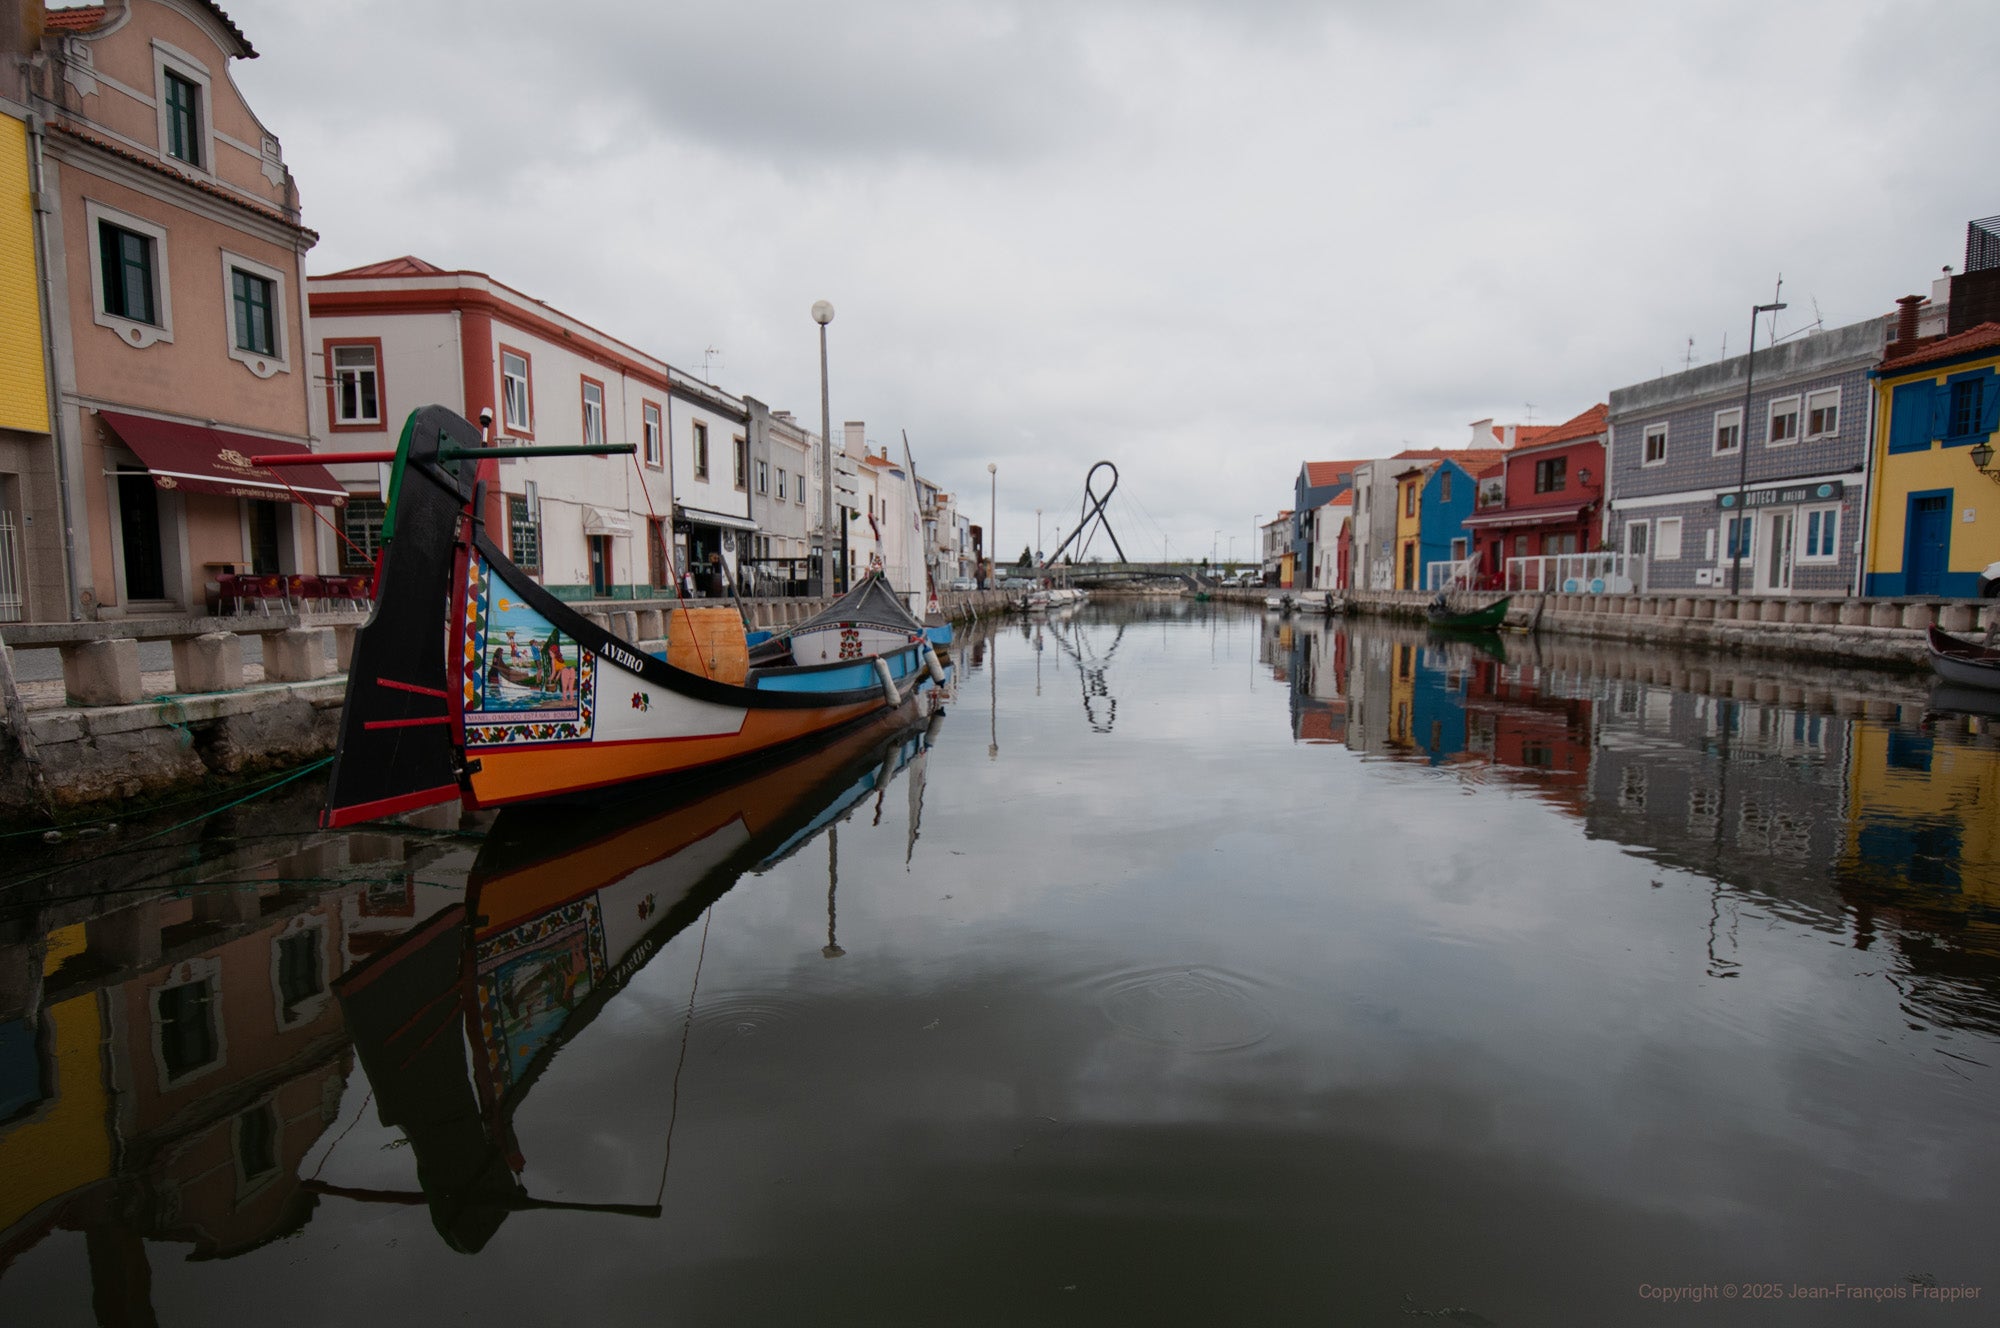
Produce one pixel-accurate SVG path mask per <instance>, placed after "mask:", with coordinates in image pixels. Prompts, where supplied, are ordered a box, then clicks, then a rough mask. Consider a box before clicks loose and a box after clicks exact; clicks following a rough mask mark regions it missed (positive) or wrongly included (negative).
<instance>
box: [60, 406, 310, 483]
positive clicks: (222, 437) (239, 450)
mask: <svg viewBox="0 0 2000 1328" xmlns="http://www.w3.org/2000/svg"><path fill="white" fill-rule="evenodd" d="M97 417H98V418H99V419H101V420H103V421H104V422H105V423H106V424H108V425H110V426H111V428H112V430H113V431H114V432H115V433H117V435H118V437H119V439H120V440H121V441H123V442H124V444H125V445H126V446H127V447H129V448H131V449H132V450H133V451H134V452H137V453H138V454H139V460H141V461H143V462H145V463H146V469H147V470H148V471H150V472H151V473H152V476H153V483H155V484H157V485H159V486H160V487H161V488H162V489H179V490H182V491H184V492H191V493H219V494H222V495H223V496H224V497H229V498H269V499H276V500H280V501H284V502H292V501H300V500H303V501H305V502H309V503H331V504H333V505H334V506H335V507H338V506H340V505H341V504H342V503H345V502H346V501H347V490H345V489H343V488H341V487H340V481H339V480H337V479H335V478H334V477H333V476H331V475H329V474H327V472H326V467H324V466H287V467H285V471H286V474H285V477H284V479H283V480H280V479H279V478H278V472H276V471H275V470H271V469H269V468H267V467H264V466H253V465H251V464H250V458H251V457H253V456H276V455H278V454H279V453H281V452H299V453H305V452H309V451H311V449H310V448H306V447H302V446H300V445H299V444H297V443H288V442H283V441H281V440H279V439H276V438H259V437H257V436H256V435H254V434H247V433H235V432H233V431H231V430H229V429H211V428H208V427H207V426H205V425H200V424H182V423H180V422H179V421H177V420H155V419H148V418H147V417H146V416H144V415H127V414H125V413H124V412H123V411H115V410H100V411H98V412H97ZM287 484H289V485H291V488H289V489H287V488H286V487H285V486H286V485H287Z"/></svg>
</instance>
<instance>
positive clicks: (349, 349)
mask: <svg viewBox="0 0 2000 1328" xmlns="http://www.w3.org/2000/svg"><path fill="white" fill-rule="evenodd" d="M327 360H328V365H327V367H328V371H329V376H330V377H331V378H332V379H333V423H334V425H335V426H336V427H338V426H340V425H359V424H380V423H381V422H382V351H381V347H380V345H379V344H375V345H367V346H340V345H329V346H328V347H327Z"/></svg>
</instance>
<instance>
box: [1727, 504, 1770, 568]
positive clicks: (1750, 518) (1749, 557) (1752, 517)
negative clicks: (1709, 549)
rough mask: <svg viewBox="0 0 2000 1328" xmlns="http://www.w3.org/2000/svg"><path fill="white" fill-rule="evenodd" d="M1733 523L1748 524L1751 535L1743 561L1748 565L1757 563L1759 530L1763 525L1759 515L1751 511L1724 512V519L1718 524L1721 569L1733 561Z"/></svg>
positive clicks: (1744, 551)
mask: <svg viewBox="0 0 2000 1328" xmlns="http://www.w3.org/2000/svg"><path fill="white" fill-rule="evenodd" d="M1732 521H1743V522H1747V523H1748V528H1749V531H1750V535H1749V538H1748V540H1747V541H1746V545H1747V547H1745V548H1744V550H1743V561H1744V563H1745V564H1746V565H1747V564H1750V563H1754V562H1756V561H1757V528H1758V527H1759V526H1760V525H1762V524H1763V522H1761V521H1759V520H1758V519H1757V514H1756V513H1755V512H1750V511H1744V512H1724V513H1723V514H1722V519H1721V520H1720V521H1718V522H1717V523H1716V536H1715V542H1716V544H1717V546H1718V549H1717V552H1718V553H1719V554H1720V555H1721V556H1720V557H1719V558H1718V559H1717V565H1718V566H1721V567H1727V566H1729V564H1730V562H1731V561H1732V559H1731V557H1730V553H1729V523H1730V522H1732Z"/></svg>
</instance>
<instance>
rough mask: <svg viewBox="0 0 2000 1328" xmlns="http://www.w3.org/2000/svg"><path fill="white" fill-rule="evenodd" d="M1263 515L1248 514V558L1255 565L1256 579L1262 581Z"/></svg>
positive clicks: (1257, 513)
mask: <svg viewBox="0 0 2000 1328" xmlns="http://www.w3.org/2000/svg"><path fill="white" fill-rule="evenodd" d="M1263 522H1264V514H1263V513H1262V512H1252V513H1251V514H1250V556H1251V558H1252V559H1254V560H1255V561H1256V563H1257V579H1258V580H1259V581H1262V580H1263V579H1264V525H1263Z"/></svg>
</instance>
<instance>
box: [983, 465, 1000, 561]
mask: <svg viewBox="0 0 2000 1328" xmlns="http://www.w3.org/2000/svg"><path fill="white" fill-rule="evenodd" d="M986 483H987V486H988V488H987V493H986V564H987V566H986V584H987V585H989V586H991V585H992V584H994V583H995V582H996V581H998V580H999V579H1000V576H999V573H1000V532H999V525H1000V467H999V466H997V465H995V464H994V463H993V462H991V461H989V462H987V463H986Z"/></svg>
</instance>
